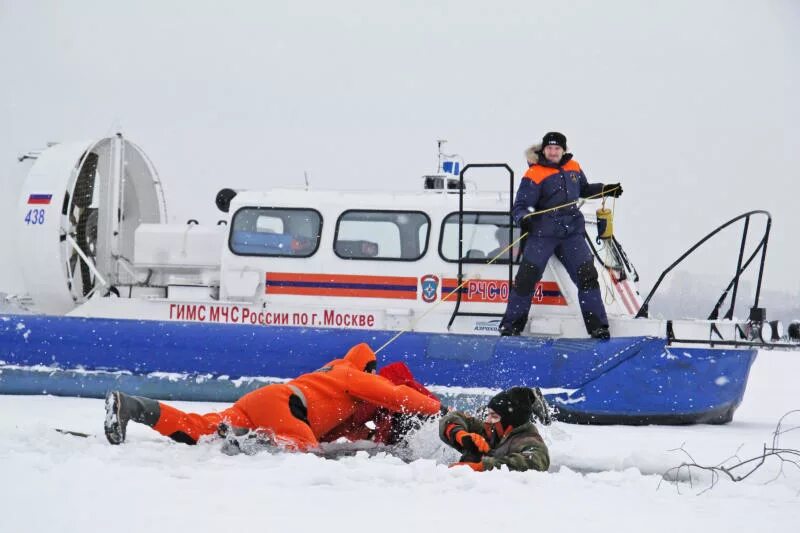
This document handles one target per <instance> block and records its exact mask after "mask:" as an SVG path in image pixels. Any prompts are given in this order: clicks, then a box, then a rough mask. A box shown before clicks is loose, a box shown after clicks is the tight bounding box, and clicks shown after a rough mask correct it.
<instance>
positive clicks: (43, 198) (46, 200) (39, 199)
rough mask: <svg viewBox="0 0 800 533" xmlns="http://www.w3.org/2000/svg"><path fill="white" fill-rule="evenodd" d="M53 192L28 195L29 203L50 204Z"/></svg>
mask: <svg viewBox="0 0 800 533" xmlns="http://www.w3.org/2000/svg"><path fill="white" fill-rule="evenodd" d="M52 199H53V195H52V194H31V195H29V196H28V205H50V200H52Z"/></svg>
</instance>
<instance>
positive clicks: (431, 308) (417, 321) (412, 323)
mask: <svg viewBox="0 0 800 533" xmlns="http://www.w3.org/2000/svg"><path fill="white" fill-rule="evenodd" d="M618 188H619V187H614V188H611V189H605V187H603V189H604V190H603V191H601V192H599V193H597V194H593V195H591V196H587V197H586V198H585V199H586V200H592V199H594V198H600V197H601V196H603V195H604V194H606V193H608V192H613V191H616V190H617V189H618ZM580 201H581V199H580V198H578V199H577V200H575V201H572V202H567V203H566V204H561V205H557V206H555V207H550V208H548V209H544V210H542V211H534V212H533V213H528V214H527V215H525V216H524V217H522V220H525V219H526V218H528V217H534V216H537V215H543V214H545V213H550V212H551V211H555V210H556V209H563V208H564V207H569V206H571V205H575V204H577V203H579V202H580ZM613 209H614V208H613V206H612V211H613ZM527 236H528V232H527V231H526V232H525V233H523V234H522V235H520V236H519V237H518V238H517V239H516V240H515V241H514V242H512V243H511V244H509V245H508V246H506V247H505V248H503V249H502V250H501V251H500V253H498V254H497V255H495V256H494V257H493V258H492V259H491V260H489V261H488V262H487V263H486V265H485V266H484V267H483V268H481V269H480V270H478V272H476V273H475V274H474V275H473V277H471V278H467V279H465V280H464V281H462V282H461V283H460V284H459V285H458V287H456V288H455V289H453V290H452V291H450V292H449V293H447V295H446V296H444V297H442V299H441V300H439V301H438V302H436V303H435V304H433V305H432V306H430V307H429V308H428V309H427V311H425V312H424V313H422V314H421V315H420V316H419V317H417V318H416V319H414V320H413V321H412V322H411V324H409V325H408V327H407V328H405V329H402V330H400V331H398V332H397V334H396V335H395V336H393V337H392V338H391V339H389V340H388V341H386V342H385V343H384V344H383V345H382V346H381V347H380V348H378V349H377V350H375V353H376V354H379V353H380V352H381V350H383V349H384V348H386V347H387V346H389V345H390V344H391V343H393V342H394V341H396V340H397V339H398V338H399V337H400V336H401V335H402V334H403V333H406V332H407V331H411V330H413V329H414V327H416V325H417V324H418V323H419V321H420V320H422V319H423V318H425V317H426V316H428V314H429V313H430V312H431V311H433V310H434V309H436V308H437V307H438V306H439V305H441V304H443V303H444V302H445V301H447V300H449V299H450V297H451V296H452V295H454V294H455V293H457V292H458V291H460V290H461V287H463V286H464V285H466V284H467V283H469V282H470V281H472V280H473V279H476V276H477V275H478V274H480V273H481V272H483V271H484V270H485V269H486V267H487V266H489V265H491V264H492V263H494V262H495V261H497V260H498V259H500V257H501V256H502V255H503V254H505V253H506V252H507V251H508V250H510V249H511V248H513V247H514V246H516V245H517V243H519V241H521V240H522V239H524V238H525V237H527ZM512 260H513V259H512ZM443 281H444V280H443ZM509 290H511V287H509Z"/></svg>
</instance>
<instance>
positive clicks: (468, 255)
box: [439, 211, 521, 265]
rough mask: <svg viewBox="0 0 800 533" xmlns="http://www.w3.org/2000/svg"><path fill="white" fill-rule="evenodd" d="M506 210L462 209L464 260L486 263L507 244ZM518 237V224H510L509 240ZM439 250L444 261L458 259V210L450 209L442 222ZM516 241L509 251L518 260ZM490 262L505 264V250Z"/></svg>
mask: <svg viewBox="0 0 800 533" xmlns="http://www.w3.org/2000/svg"><path fill="white" fill-rule="evenodd" d="M508 223H509V220H508V213H501V212H475V211H469V212H466V211H465V212H464V227H463V247H462V254H463V256H464V262H465V263H488V262H489V261H491V260H492V259H493V258H494V257H496V256H497V255H498V254H500V253H501V252H502V251H503V250H504V249H505V248H506V247H507V246H508V245H509V240H508ZM518 238H519V228H517V227H514V228H513V241H516V240H517V239H518ZM440 239H441V240H440V241H439V253H440V254H441V256H442V259H444V260H445V261H448V262H451V263H454V262H457V261H458V213H450V214H449V215H447V217H445V219H444V222H442V234H441V238H440ZM519 249H520V245H519V243H518V244H517V245H516V246H514V248H513V249H512V253H513V255H514V262H515V263H519V261H520V257H519V256H520V255H521V254H519V253H518V252H519ZM492 264H493V265H507V264H508V252H506V253H503V254H502V255H501V256H500V257H498V258H497V260H496V261H495V262H494V263H492Z"/></svg>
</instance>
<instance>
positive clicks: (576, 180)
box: [500, 132, 622, 339]
mask: <svg viewBox="0 0 800 533" xmlns="http://www.w3.org/2000/svg"><path fill="white" fill-rule="evenodd" d="M566 151H567V138H566V137H565V136H564V135H563V134H561V133H558V132H550V133H547V134H546V135H545V136H544V138H543V139H542V144H541V145H534V146H532V147H531V148H530V149H528V151H527V152H526V155H527V157H528V165H529V168H528V171H527V172H525V176H524V177H523V178H522V183H521V184H520V186H519V190H518V191H517V196H516V198H515V199H514V207H513V209H512V211H511V214H512V216H513V217H514V221H515V222H516V223H517V225H518V226H520V228H522V231H523V232H528V238H527V242H526V243H525V248H524V250H523V252H522V263H521V264H520V265H519V270H518V271H517V277H516V278H515V279H514V286H513V289H512V290H511V291H510V293H509V297H508V306H507V307H506V312H505V315H504V316H503V320H502V321H501V322H500V334H501V335H504V336H505V335H519V334H520V333H521V332H522V330H523V329H524V328H525V324H526V323H527V321H528V313H529V312H530V308H531V298H532V297H533V293H534V291H535V289H536V284H537V283H538V282H539V280H541V279H542V274H544V269H545V267H546V266H547V262H548V260H549V259H550V257H551V256H552V255H553V254H555V255H556V257H558V259H559V260H560V261H561V263H562V264H563V265H564V267H565V268H566V269H567V272H568V273H569V276H570V278H572V281H573V282H574V283H575V285H577V287H578V299H579V302H580V306H581V312H582V314H583V320H584V323H585V324H586V331H587V332H588V333H589V335H591V336H592V337H594V338H597V339H608V338H609V337H610V335H609V332H608V318H607V317H606V310H605V306H604V305H603V299H602V297H601V295H600V285H599V284H598V279H597V270H596V269H595V266H594V259H593V258H592V252H591V250H590V249H589V244H588V243H587V242H586V238H585V236H584V232H585V228H584V225H585V222H584V219H583V214H581V211H580V209H579V208H578V206H577V205H575V204H573V205H570V206H568V207H563V208H560V209H556V210H554V211H549V212H547V213H543V214H541V215H533V216H529V217H527V218H525V219H524V220H523V217H525V215H527V214H529V213H532V212H535V211H544V210H546V209H549V208H553V207H556V206H559V205H563V204H566V203H569V202H574V201H575V200H578V198H581V197H583V198H585V197H589V196H595V195H599V194H601V193H603V194H602V195H603V196H614V197H618V196H620V195H621V194H622V187H621V186H620V184H619V183H614V184H609V185H603V184H602V183H591V184H590V183H588V182H587V181H586V175H585V174H584V173H583V171H582V170H581V167H580V165H579V164H578V163H577V161H575V160H574V159H572V154H568V153H566ZM595 197H596V196H595Z"/></svg>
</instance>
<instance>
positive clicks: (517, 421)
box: [489, 387, 536, 427]
mask: <svg viewBox="0 0 800 533" xmlns="http://www.w3.org/2000/svg"><path fill="white" fill-rule="evenodd" d="M534 401H536V395H535V393H534V391H533V390H532V389H529V388H528V387H512V388H510V389H508V390H504V391H503V392H501V393H499V394H497V395H496V396H495V397H494V398H492V399H491V400H489V408H490V409H491V410H492V411H494V412H495V413H497V414H498V415H500V421H501V422H502V423H503V425H504V426H513V427H517V426H521V425H522V424H524V423H526V422H528V421H530V419H531V415H532V414H533V402H534Z"/></svg>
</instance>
